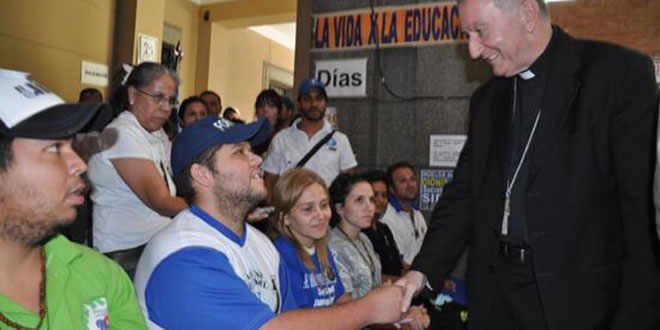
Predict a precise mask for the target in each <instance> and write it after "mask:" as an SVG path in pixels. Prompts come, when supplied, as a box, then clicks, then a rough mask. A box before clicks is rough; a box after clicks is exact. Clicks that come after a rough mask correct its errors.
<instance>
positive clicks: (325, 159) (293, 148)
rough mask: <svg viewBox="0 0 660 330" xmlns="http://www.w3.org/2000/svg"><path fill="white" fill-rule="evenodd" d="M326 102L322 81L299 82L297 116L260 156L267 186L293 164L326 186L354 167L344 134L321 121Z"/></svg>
mask: <svg viewBox="0 0 660 330" xmlns="http://www.w3.org/2000/svg"><path fill="white" fill-rule="evenodd" d="M327 102H328V95H327V93H326V91H325V85H324V84H323V82H321V81H319V80H316V79H307V80H305V81H303V82H302V83H301V84H300V88H299V90H298V104H299V108H300V114H301V117H300V118H299V119H297V120H296V121H294V122H293V123H292V124H291V126H289V127H287V128H286V129H283V130H282V131H280V132H279V133H278V134H277V135H275V137H274V138H273V141H272V142H271V145H270V149H269V150H268V153H267V154H266V157H265V159H264V166H263V167H264V171H265V172H266V184H267V186H268V188H269V189H270V188H271V187H273V186H274V185H275V182H277V179H278V178H279V176H280V175H281V174H282V173H284V172H285V171H286V170H288V169H291V168H294V167H304V168H307V169H309V170H312V171H314V172H315V173H316V174H318V175H319V176H321V177H322V178H323V180H325V183H326V184H327V185H328V186H329V185H330V184H331V183H332V181H333V180H334V179H335V177H337V175H339V173H341V172H343V171H347V170H349V169H351V168H353V167H355V166H357V161H356V160H355V155H354V154H353V148H351V143H350V142H349V141H348V137H346V135H345V134H344V133H341V132H338V131H336V130H333V128H332V126H331V125H330V123H328V122H327V121H326V120H325V110H326V105H327Z"/></svg>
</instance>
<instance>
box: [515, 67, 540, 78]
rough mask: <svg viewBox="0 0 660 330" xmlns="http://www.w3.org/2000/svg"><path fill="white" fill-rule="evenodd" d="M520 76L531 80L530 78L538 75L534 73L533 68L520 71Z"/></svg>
mask: <svg viewBox="0 0 660 330" xmlns="http://www.w3.org/2000/svg"><path fill="white" fill-rule="evenodd" d="M518 77H520V78H522V79H523V80H530V79H532V78H534V77H536V75H535V74H534V72H532V70H530V69H527V70H525V71H523V72H521V73H519V74H518Z"/></svg>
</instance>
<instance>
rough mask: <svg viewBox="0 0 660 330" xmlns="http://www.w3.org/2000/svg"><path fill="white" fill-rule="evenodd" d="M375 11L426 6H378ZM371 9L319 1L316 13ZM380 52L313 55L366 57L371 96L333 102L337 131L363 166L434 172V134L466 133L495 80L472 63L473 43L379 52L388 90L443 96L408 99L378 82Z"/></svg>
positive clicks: (365, 4) (396, 0) (388, 2)
mask: <svg viewBox="0 0 660 330" xmlns="http://www.w3.org/2000/svg"><path fill="white" fill-rule="evenodd" d="M373 2H374V5H375V6H376V7H383V6H400V5H410V4H416V3H428V1H403V0H374V1H373ZM363 8H369V1H368V0H336V1H313V4H312V13H313V14H322V13H329V12H336V11H342V10H355V9H363ZM376 54H377V52H376V50H375V49H368V50H358V51H334V52H312V53H311V61H310V72H311V73H312V74H313V72H314V63H315V61H316V60H328V59H344V58H346V59H348V58H363V57H367V58H368V62H367V95H368V96H367V97H366V98H331V99H330V100H329V102H328V104H329V106H335V107H336V108H337V113H338V117H339V128H340V130H342V131H343V132H345V133H346V134H347V135H348V137H349V138H350V140H351V143H352V145H353V149H354V151H355V153H356V156H357V160H358V163H359V164H360V167H366V168H383V169H384V168H386V167H387V166H388V165H390V164H392V163H394V162H397V161H401V160H406V161H409V162H411V163H413V164H415V165H416V166H417V167H418V168H419V169H422V168H429V135H431V134H466V133H467V124H468V120H469V118H468V117H469V116H468V108H469V97H470V95H471V94H472V92H473V91H474V90H475V89H476V88H477V87H478V86H479V85H480V84H481V83H483V82H484V81H485V80H486V79H488V77H490V70H489V68H488V67H487V65H485V64H484V63H480V62H473V61H472V60H470V59H469V56H468V50H467V44H466V43H461V44H440V45H432V46H421V47H400V48H381V49H380V58H381V60H380V63H381V66H382V68H383V73H384V76H385V79H386V81H387V83H388V85H389V87H390V88H391V89H392V90H394V91H395V92H396V93H397V94H399V95H402V96H406V97H426V96H437V98H431V99H421V100H413V101H402V100H399V99H397V98H395V97H393V96H392V95H390V94H389V93H388V92H387V91H386V90H385V88H384V87H383V86H382V85H381V84H380V77H379V75H378V71H377V67H376V63H377V61H376V56H377V55H376Z"/></svg>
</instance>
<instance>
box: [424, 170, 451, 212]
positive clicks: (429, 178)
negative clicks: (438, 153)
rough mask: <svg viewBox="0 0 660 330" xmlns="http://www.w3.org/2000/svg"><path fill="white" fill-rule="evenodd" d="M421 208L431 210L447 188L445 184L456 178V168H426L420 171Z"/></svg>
mask: <svg viewBox="0 0 660 330" xmlns="http://www.w3.org/2000/svg"><path fill="white" fill-rule="evenodd" d="M419 174H420V179H419V180H420V185H419V208H420V209H422V210H423V211H431V210H433V208H434V207H435V203H437V202H438V199H440V196H442V193H443V192H444V190H445V186H446V185H447V183H449V182H450V181H451V180H452V179H453V178H454V170H449V169H442V170H441V169H425V170H421V171H420V173H419Z"/></svg>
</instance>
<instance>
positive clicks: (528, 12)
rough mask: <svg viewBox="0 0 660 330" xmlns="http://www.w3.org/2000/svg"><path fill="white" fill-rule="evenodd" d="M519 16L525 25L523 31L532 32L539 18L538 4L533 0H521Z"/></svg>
mask: <svg viewBox="0 0 660 330" xmlns="http://www.w3.org/2000/svg"><path fill="white" fill-rule="evenodd" d="M520 15H521V19H522V21H523V24H524V25H525V31H527V32H530V33H531V32H534V29H536V25H537V23H538V20H539V17H540V8H539V5H538V3H536V1H533V0H522V2H521V3H520Z"/></svg>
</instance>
